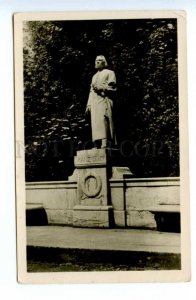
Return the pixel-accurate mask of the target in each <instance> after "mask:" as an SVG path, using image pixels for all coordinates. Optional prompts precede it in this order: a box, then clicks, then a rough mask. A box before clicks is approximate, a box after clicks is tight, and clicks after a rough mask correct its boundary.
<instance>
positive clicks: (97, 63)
mask: <svg viewBox="0 0 196 300" xmlns="http://www.w3.org/2000/svg"><path fill="white" fill-rule="evenodd" d="M104 67H105V61H104V59H103V58H102V57H99V56H97V58H96V59H95V69H98V70H99V69H103V68H104Z"/></svg>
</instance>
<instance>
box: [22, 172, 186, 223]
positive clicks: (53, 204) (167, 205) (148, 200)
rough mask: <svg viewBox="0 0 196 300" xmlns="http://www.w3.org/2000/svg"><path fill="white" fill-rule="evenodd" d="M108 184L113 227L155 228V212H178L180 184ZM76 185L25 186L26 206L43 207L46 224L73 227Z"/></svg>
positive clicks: (161, 180)
mask: <svg viewBox="0 0 196 300" xmlns="http://www.w3.org/2000/svg"><path fill="white" fill-rule="evenodd" d="M115 177H116V176H115V175H114V176H113V177H112V178H111V179H110V180H109V188H110V195H111V206H112V208H113V219H114V225H115V226H118V227H138V228H143V227H145V228H154V229H155V228H156V227H157V223H156V220H155V214H156V212H159V213H160V212H163V213H164V212H165V213H172V212H173V213H176V212H180V180H179V178H177V177H175V178H174V177H168V178H143V179H139V178H126V177H122V178H115ZM76 197H77V181H76V179H75V178H74V176H73V177H71V178H70V179H69V181H60V182H32V183H27V184H26V203H27V205H31V206H33V205H42V206H43V207H44V209H45V210H46V214H47V218H48V223H49V224H64V225H73V208H74V204H75V203H76V202H77V199H76Z"/></svg>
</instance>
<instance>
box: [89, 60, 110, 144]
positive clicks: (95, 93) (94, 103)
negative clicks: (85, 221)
mask: <svg viewBox="0 0 196 300" xmlns="http://www.w3.org/2000/svg"><path fill="white" fill-rule="evenodd" d="M107 66H108V64H107V61H106V59H105V57H104V56H103V55H99V56H97V57H96V60H95V69H97V73H96V74H95V75H94V76H93V78H92V82H91V88H90V93H89V98H88V103H87V108H86V113H89V112H90V114H91V129H92V140H93V142H95V141H98V140H101V148H107V147H108V146H109V143H110V145H111V143H116V139H115V134H114V124H113V119H112V108H113V100H112V99H113V96H114V93H115V91H116V76H115V73H114V72H113V71H111V70H109V69H107Z"/></svg>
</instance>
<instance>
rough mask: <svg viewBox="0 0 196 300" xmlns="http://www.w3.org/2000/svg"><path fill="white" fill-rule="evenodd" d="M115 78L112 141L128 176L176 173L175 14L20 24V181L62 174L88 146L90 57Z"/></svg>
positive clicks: (61, 176)
mask: <svg viewBox="0 0 196 300" xmlns="http://www.w3.org/2000/svg"><path fill="white" fill-rule="evenodd" d="M99 54H103V55H105V56H106V58H107V60H108V62H109V65H110V68H111V69H113V70H114V71H115V73H116V76H117V86H118V92H117V95H116V99H115V101H114V112H115V114H114V118H115V120H114V121H116V129H117V140H118V147H119V148H120V149H121V152H122V155H124V156H125V157H126V158H127V161H128V165H129V166H130V168H131V170H132V172H133V173H134V174H135V175H136V176H142V177H146V176H178V175H179V126H178V125H179V115H178V67H177V66H178V63H177V22H176V19H142V20H92V21H90V20H89V21H30V22H26V23H24V99H25V107H24V109H25V149H26V152H25V153H26V179H27V181H36V180H65V179H67V176H69V175H71V173H72V171H73V156H74V155H75V153H76V151H77V150H80V149H87V148H88V147H91V142H90V140H91V132H90V126H89V121H88V120H87V119H86V118H85V115H84V112H85V107H86V103H87V99H88V93H89V87H90V82H91V78H92V75H93V74H94V72H95V70H94V60H95V57H96V56H97V55H99Z"/></svg>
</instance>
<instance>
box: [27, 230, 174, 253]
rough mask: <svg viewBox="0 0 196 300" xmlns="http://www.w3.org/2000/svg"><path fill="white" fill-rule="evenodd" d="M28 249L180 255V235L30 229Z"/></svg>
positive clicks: (124, 231) (118, 231) (123, 231)
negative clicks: (32, 247) (33, 247)
mask: <svg viewBox="0 0 196 300" xmlns="http://www.w3.org/2000/svg"><path fill="white" fill-rule="evenodd" d="M27 245H28V246H37V247H49V248H64V249H94V250H120V251H145V252H156V253H177V254H178V253H180V234H179V233H167V232H158V231H153V230H141V229H140V230H139V229H91V228H74V227H66V226H28V227H27Z"/></svg>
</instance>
